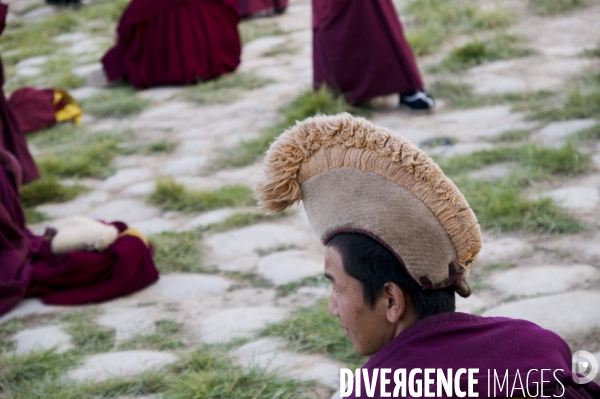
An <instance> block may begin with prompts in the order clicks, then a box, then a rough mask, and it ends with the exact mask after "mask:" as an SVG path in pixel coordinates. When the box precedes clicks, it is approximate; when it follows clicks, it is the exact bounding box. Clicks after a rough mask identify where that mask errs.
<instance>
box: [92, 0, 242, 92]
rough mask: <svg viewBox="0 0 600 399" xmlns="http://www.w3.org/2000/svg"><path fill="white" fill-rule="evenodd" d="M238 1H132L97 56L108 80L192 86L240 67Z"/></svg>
mask: <svg viewBox="0 0 600 399" xmlns="http://www.w3.org/2000/svg"><path fill="white" fill-rule="evenodd" d="M238 1H239V0H168V1H166V0H132V1H131V3H130V4H129V6H128V7H127V9H126V10H125V12H124V13H123V16H122V17H121V20H120V22H119V26H118V28H117V43H116V45H115V46H114V47H113V48H111V49H110V50H109V51H108V52H107V53H106V54H105V55H104V57H103V58H102V64H103V65H104V72H105V74H106V77H107V79H108V80H109V82H113V81H116V80H117V79H120V78H122V79H124V80H125V81H127V82H129V83H130V84H131V85H132V86H135V87H136V88H138V89H145V88H148V87H154V86H163V85H185V84H194V83H197V82H198V81H205V80H210V79H213V78H216V77H218V76H220V75H222V74H224V73H227V72H232V71H234V70H235V69H236V68H237V66H238V65H239V63H240V54H241V42H240V37H239V33H238V30H237V24H238V22H239V18H240V17H239V3H238Z"/></svg>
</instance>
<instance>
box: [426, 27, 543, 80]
mask: <svg viewBox="0 0 600 399" xmlns="http://www.w3.org/2000/svg"><path fill="white" fill-rule="evenodd" d="M520 41H521V38H520V37H518V36H515V35H507V34H500V35H497V36H496V37H494V38H493V39H490V40H484V41H480V40H477V39H475V40H473V41H471V42H469V43H467V44H465V45H464V46H461V47H458V48H455V49H454V50H452V51H451V52H450V54H449V55H448V56H447V57H446V58H445V59H444V60H443V61H442V62H441V63H440V64H439V65H437V66H435V67H433V68H431V70H432V71H433V72H443V71H450V72H461V71H464V70H465V69H469V68H472V67H474V66H477V65H481V64H486V63H488V62H493V61H497V60H504V59H510V58H518V57H526V56H529V55H532V54H533V53H534V51H533V50H532V49H529V48H526V47H522V46H520V44H519V43H520Z"/></svg>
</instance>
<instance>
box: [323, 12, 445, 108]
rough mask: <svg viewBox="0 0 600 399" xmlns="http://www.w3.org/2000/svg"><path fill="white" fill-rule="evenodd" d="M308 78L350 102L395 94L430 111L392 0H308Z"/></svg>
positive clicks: (411, 105)
mask: <svg viewBox="0 0 600 399" xmlns="http://www.w3.org/2000/svg"><path fill="white" fill-rule="evenodd" d="M312 6H313V79H314V85H315V88H319V87H320V86H321V85H323V84H326V85H327V86H329V87H330V88H332V89H333V90H335V91H337V92H340V93H343V94H344V95H345V96H346V100H347V101H348V102H349V103H351V104H356V103H363V102H366V101H368V100H370V99H372V98H374V97H378V96H385V95H388V94H395V93H399V94H400V103H401V104H402V105H403V106H406V107H408V108H410V109H412V110H417V111H419V110H430V109H433V107H434V101H433V99H432V98H431V96H429V95H428V94H427V92H425V91H424V90H423V87H424V86H423V81H422V80H421V75H420V73H419V70H418V68H417V63H416V61H415V57H414V55H413V53H412V50H411V49H410V46H409V45H408V43H407V42H406V39H405V38H404V33H403V31H402V25H401V24H400V20H399V19H398V14H397V13H396V9H395V8H394V4H393V3H392V0H370V1H362V0H312Z"/></svg>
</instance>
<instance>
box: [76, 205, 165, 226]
mask: <svg viewBox="0 0 600 399" xmlns="http://www.w3.org/2000/svg"><path fill="white" fill-rule="evenodd" d="M159 214H160V211H159V210H158V209H157V208H154V207H150V206H148V205H146V204H145V203H144V202H142V201H137V200H132V199H131V200H127V199H123V200H115V201H111V202H107V203H105V204H103V205H100V206H99V207H97V208H95V209H94V210H92V211H91V212H89V213H88V214H87V216H88V217H91V218H93V219H99V220H104V221H107V222H112V221H115V220H121V221H123V222H125V223H128V224H130V223H135V222H138V221H142V220H144V219H150V218H152V217H154V216H158V215H159Z"/></svg>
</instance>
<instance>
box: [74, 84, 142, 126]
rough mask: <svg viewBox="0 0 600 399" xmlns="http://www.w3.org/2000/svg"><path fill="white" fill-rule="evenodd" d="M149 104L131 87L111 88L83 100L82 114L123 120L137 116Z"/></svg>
mask: <svg viewBox="0 0 600 399" xmlns="http://www.w3.org/2000/svg"><path fill="white" fill-rule="evenodd" d="M148 104H150V102H149V101H148V100H145V99H143V98H141V97H139V96H138V95H137V92H136V90H135V89H133V88H132V87H128V86H124V87H113V88H110V89H106V90H103V91H102V92H101V93H98V94H96V95H95V96H93V97H91V98H88V99H86V100H83V101H82V102H81V107H82V108H83V111H84V112H87V113H89V114H91V115H94V116H97V117H99V118H124V117H127V116H131V115H135V114H139V113H140V112H142V111H143V110H144V108H146V106H147V105H148Z"/></svg>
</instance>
